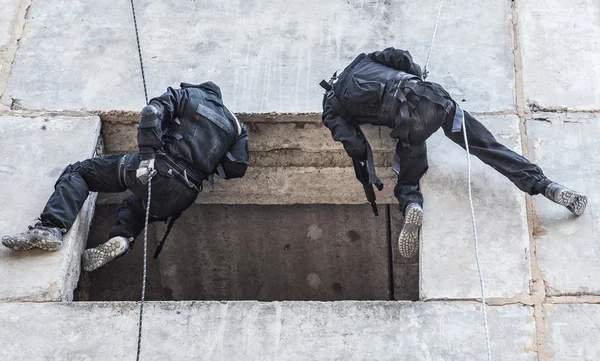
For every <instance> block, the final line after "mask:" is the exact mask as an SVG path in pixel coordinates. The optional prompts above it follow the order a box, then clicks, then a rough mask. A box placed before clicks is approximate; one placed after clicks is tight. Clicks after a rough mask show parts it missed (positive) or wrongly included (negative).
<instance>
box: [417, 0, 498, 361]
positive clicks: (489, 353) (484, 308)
mask: <svg viewBox="0 0 600 361" xmlns="http://www.w3.org/2000/svg"><path fill="white" fill-rule="evenodd" d="M443 4H444V0H440V7H439V8H438V13H437V19H436V20H435V27H434V28H433V35H432V36H431V43H430V44H429V52H428V53H427V61H426V62H425V67H424V68H423V79H426V78H427V76H428V75H429V70H427V67H428V66H429V59H430V57H431V51H432V49H433V43H434V41H435V34H436V33H437V28H438V24H439V22H440V14H441V13H442V6H443ZM462 128H463V135H464V137H465V149H466V151H467V168H468V173H469V174H468V186H469V187H468V188H469V204H470V206H471V223H472V224H473V239H474V244H475V261H476V262H477V273H478V275H479V287H480V288H481V305H482V307H481V309H482V312H483V324H484V327H485V341H486V345H487V356H488V361H492V347H491V345H490V330H489V327H488V319H487V305H486V302H485V289H484V286H483V274H482V272H481V265H480V262H479V245H478V241H477V224H476V222H475V208H474V207H473V193H472V190H471V156H470V155H471V151H470V150H469V140H468V139H467V127H466V125H465V117H464V116H463V118H462Z"/></svg>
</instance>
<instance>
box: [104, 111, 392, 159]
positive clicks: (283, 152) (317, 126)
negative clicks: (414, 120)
mask: <svg viewBox="0 0 600 361" xmlns="http://www.w3.org/2000/svg"><path fill="white" fill-rule="evenodd" d="M240 120H241V121H242V122H244V123H245V124H246V126H247V127H248V131H249V139H250V141H249V143H248V147H249V150H250V161H251V163H252V167H348V166H352V160H351V159H350V158H349V157H348V154H346V152H345V151H344V148H343V147H342V145H341V143H339V142H336V141H334V140H333V139H332V137H331V132H330V131H329V129H327V127H325V126H324V125H323V124H322V122H321V115H320V114H310V115H304V116H301V117H300V116H297V115H287V114H281V115H279V116H277V117H276V118H274V119H269V120H267V119H264V118H262V117H258V116H256V115H248V116H240ZM102 128H103V129H102V134H103V136H104V139H105V142H106V151H107V153H131V152H137V130H136V128H135V124H134V123H130V122H114V121H108V122H104V123H103V127H102ZM361 128H362V129H363V132H364V133H365V136H366V137H367V139H369V142H370V144H371V148H372V150H373V153H374V158H375V165H376V166H381V167H390V166H391V165H392V164H393V159H394V151H395V149H396V142H397V141H396V140H395V139H393V138H391V137H390V136H389V133H390V131H391V129H389V128H386V127H382V128H381V137H380V136H379V129H378V128H377V127H376V126H369V125H365V126H362V127H361Z"/></svg>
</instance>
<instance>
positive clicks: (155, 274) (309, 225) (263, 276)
mask: <svg viewBox="0 0 600 361" xmlns="http://www.w3.org/2000/svg"><path fill="white" fill-rule="evenodd" d="M116 211H117V206H116V205H113V206H98V209H97V216H96V217H95V218H94V222H93V226H92V229H91V231H90V237H89V240H88V247H93V246H96V245H97V244H99V243H103V242H106V240H107V238H106V237H107V235H108V232H109V230H110V227H112V225H113V224H114V217H115V215H116ZM165 228H166V227H165V226H164V224H155V225H153V226H152V227H151V228H150V231H149V249H150V250H151V251H153V250H154V249H155V247H156V244H157V243H158V241H159V240H160V239H161V238H162V236H163V235H164V232H165ZM140 242H142V238H141V237H138V244H136V245H135V246H136V247H135V249H134V250H133V252H132V253H131V254H130V255H127V256H126V257H123V258H122V259H119V260H115V261H114V262H112V263H111V264H110V265H109V266H107V267H105V268H102V269H100V270H97V271H95V272H92V273H90V274H87V275H86V278H85V279H84V281H85V282H86V283H87V285H89V291H88V292H87V295H85V294H82V295H81V297H79V299H84V300H90V301H98V300H100V301H134V300H137V299H138V298H139V283H140V279H141V277H142V275H141V271H142V263H141V261H142V255H143V247H142V244H141V243H140ZM148 265H149V276H148V282H149V285H150V286H149V287H148V290H149V293H148V296H147V297H148V299H151V300H258V301H274V300H275V301H282V300H314V301H331V300H388V299H389V298H390V284H389V267H388V235H387V219H386V216H385V208H383V209H382V214H381V216H380V217H374V216H373V215H372V212H371V207H370V206H369V205H364V206H358V205H288V206H256V205H233V206H226V205H194V206H192V207H191V208H190V209H188V210H187V211H186V212H185V213H184V214H183V216H182V217H181V218H180V219H179V220H177V223H175V226H174V227H173V230H172V232H171V234H170V235H169V239H168V240H167V243H166V244H165V248H164V250H163V252H162V253H161V255H160V257H159V258H158V259H157V260H149V262H148ZM194 274H195V275H198V277H190V275H194ZM82 286H83V285H82ZM82 288H84V287H82ZM414 288H415V289H414V291H416V289H417V286H416V285H415V287H414Z"/></svg>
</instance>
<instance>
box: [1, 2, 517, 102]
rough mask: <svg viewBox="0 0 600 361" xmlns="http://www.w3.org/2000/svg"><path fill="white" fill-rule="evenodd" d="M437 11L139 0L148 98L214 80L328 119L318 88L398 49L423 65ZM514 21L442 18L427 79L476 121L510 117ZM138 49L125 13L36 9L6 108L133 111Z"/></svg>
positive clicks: (493, 16) (492, 11) (488, 8)
mask: <svg viewBox="0 0 600 361" xmlns="http://www.w3.org/2000/svg"><path fill="white" fill-rule="evenodd" d="M437 6H438V1H437V0H426V1H422V2H419V3H416V2H414V1H391V2H390V1H386V0H376V1H366V0H352V1H346V0H334V1H328V2H322V1H319V0H308V1H306V0H303V1H287V2H273V1H244V0H228V1H219V2H215V1H209V0H200V1H190V2H180V1H171V0H161V1H149V0H144V1H138V2H137V3H136V10H137V11H136V13H137V19H138V24H139V28H140V40H141V47H142V52H143V56H144V65H145V67H146V75H147V81H148V92H149V94H150V96H153V95H158V94H160V93H162V92H163V91H164V90H165V88H166V86H167V85H172V86H177V85H178V84H179V82H181V81H188V82H202V81H205V80H213V81H215V82H216V83H217V84H219V85H220V86H221V87H222V90H223V94H224V99H225V102H226V103H227V104H229V105H230V106H231V108H232V110H234V111H237V112H252V113H257V112H258V113H268V112H316V111H320V110H321V100H322V93H323V92H322V89H321V88H320V87H319V86H318V83H319V81H320V80H321V79H323V78H324V77H329V76H331V74H332V73H333V72H334V71H336V69H340V68H344V67H345V66H346V65H347V64H348V63H349V62H350V61H351V60H352V59H353V58H354V57H355V56H356V55H357V54H358V53H360V52H363V51H364V52H368V51H373V50H377V49H383V48H385V47H387V46H395V47H398V48H405V49H409V50H411V52H412V53H413V55H414V57H415V59H416V60H417V62H420V63H424V61H425V58H426V55H427V50H428V46H429V40H430V34H431V33H432V31H433V21H424V20H423V19H424V18H423V16H420V15H422V14H435V13H436V10H437ZM65 9H68V11H65ZM510 12H511V3H510V2H509V1H498V2H493V3H482V2H480V1H476V0H468V1H463V2H460V3H455V4H454V3H448V4H446V7H445V10H444V13H443V14H442V17H441V19H440V26H439V32H438V34H437V39H436V46H435V49H434V53H433V56H432V59H431V63H430V69H431V70H432V72H433V73H432V76H431V78H430V80H432V81H438V82H441V83H442V84H443V85H445V86H446V87H447V88H448V90H449V91H450V93H451V94H452V95H453V96H455V97H456V98H457V100H458V101H464V104H466V105H468V107H469V109H471V110H473V111H506V110H512V109H514V95H513V87H514V65H513V56H512V45H511V38H510V36H509V33H508V28H509V21H510ZM331 14H335V16H331ZM173 19H177V21H173ZM464 19H469V21H464ZM73 34H77V36H76V37H74V36H73ZM182 40H183V42H182ZM136 50H137V48H136V44H135V35H134V30H133V24H132V19H131V9H130V5H129V4H128V3H124V2H121V3H114V2H111V1H107V0H102V1H94V2H89V1H65V0H62V1H58V2H47V1H39V2H36V3H35V4H34V5H33V6H32V7H31V10H30V21H29V23H28V31H27V36H26V37H25V38H24V39H22V41H21V51H20V52H19V54H18V55H17V62H16V64H15V67H14V70H13V72H12V75H11V79H10V81H9V85H8V87H7V91H6V94H5V96H4V97H3V100H2V101H3V102H4V103H6V104H10V102H11V101H12V99H13V98H16V99H21V100H22V104H23V106H24V107H25V108H28V109H53V110H61V109H81V108H85V109H93V110H136V111H137V110H139V109H140V108H141V107H142V106H143V105H144V99H143V91H142V84H141V76H140V71H139V64H138V58H137V51H136ZM481 74H485V81H481V80H482V78H481Z"/></svg>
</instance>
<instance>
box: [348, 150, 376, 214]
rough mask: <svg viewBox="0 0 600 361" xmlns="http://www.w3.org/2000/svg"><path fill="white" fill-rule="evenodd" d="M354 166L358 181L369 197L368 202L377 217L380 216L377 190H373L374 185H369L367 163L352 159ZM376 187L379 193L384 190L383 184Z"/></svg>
mask: <svg viewBox="0 0 600 361" xmlns="http://www.w3.org/2000/svg"><path fill="white" fill-rule="evenodd" d="M352 164H353V165H354V173H355V174H356V179H358V181H359V182H360V183H361V184H362V185H363V189H364V190H365V195H366V196H367V201H368V202H369V203H371V208H372V209H373V213H375V216H379V210H378V209H377V202H376V201H375V200H376V199H377V198H376V197H375V190H374V189H373V185H374V184H371V183H369V171H368V170H367V164H366V162H363V164H361V162H360V161H358V160H356V159H352ZM375 186H376V187H377V190H379V191H381V190H382V189H383V184H375Z"/></svg>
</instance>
